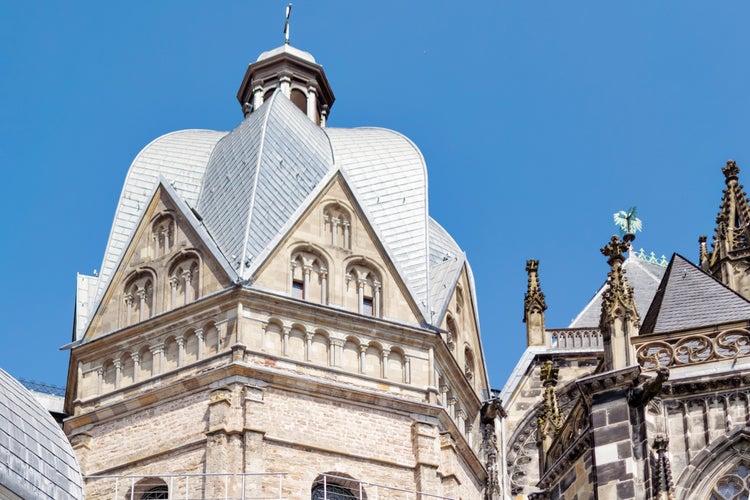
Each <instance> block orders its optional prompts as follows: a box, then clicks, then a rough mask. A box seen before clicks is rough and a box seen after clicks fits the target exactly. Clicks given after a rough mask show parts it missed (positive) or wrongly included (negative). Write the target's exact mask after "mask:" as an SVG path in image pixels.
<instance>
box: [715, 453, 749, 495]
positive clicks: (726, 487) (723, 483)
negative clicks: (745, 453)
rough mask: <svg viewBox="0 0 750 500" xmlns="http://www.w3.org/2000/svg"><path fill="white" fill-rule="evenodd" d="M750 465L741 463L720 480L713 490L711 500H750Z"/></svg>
mask: <svg viewBox="0 0 750 500" xmlns="http://www.w3.org/2000/svg"><path fill="white" fill-rule="evenodd" d="M748 476H750V465H749V464H747V463H745V462H740V463H739V464H737V465H736V466H735V467H734V468H732V469H730V470H729V471H727V472H726V473H725V474H724V475H723V476H721V477H720V478H719V480H718V481H716V483H714V486H713V488H712V490H711V496H710V497H709V498H710V500H748V498H750V485H749V484H748V481H749V480H750V477H748Z"/></svg>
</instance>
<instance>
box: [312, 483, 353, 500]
mask: <svg viewBox="0 0 750 500" xmlns="http://www.w3.org/2000/svg"><path fill="white" fill-rule="evenodd" d="M311 500H358V498H357V497H356V496H355V495H354V493H352V491H351V490H349V489H347V488H343V487H341V486H337V485H335V484H326V485H323V484H317V485H315V486H314V487H313V490H312V497H311Z"/></svg>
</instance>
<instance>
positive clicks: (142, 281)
mask: <svg viewBox="0 0 750 500" xmlns="http://www.w3.org/2000/svg"><path fill="white" fill-rule="evenodd" d="M190 276H193V277H195V279H192V278H191V277H190ZM234 276H235V273H234V271H233V270H232V269H231V268H230V267H229V265H228V263H227V262H226V260H225V259H224V258H223V256H222V255H221V252H220V251H219V250H218V248H217V247H216V245H215V244H214V243H213V241H212V240H211V238H210V237H209V236H208V235H207V234H206V232H205V230H204V229H203V228H202V227H201V226H200V223H199V221H198V220H197V219H196V218H195V215H194V214H193V213H192V212H191V211H190V210H189V207H187V206H186V205H185V203H184V202H182V201H181V200H180V199H179V195H178V193H177V192H176V190H175V189H174V188H173V187H172V186H171V185H169V184H165V183H164V182H163V180H162V182H160V183H159V184H158V185H157V188H156V190H155V191H154V192H153V194H152V196H151V198H150V201H149V203H148V204H147V205H146V207H145V208H144V210H143V212H142V213H141V217H140V219H139V221H138V223H137V224H135V228H134V231H133V233H132V236H131V238H130V240H129V241H128V242H127V244H126V245H125V246H124V247H123V253H122V257H121V259H120V261H119V262H118V265H117V267H116V268H115V271H114V272H113V273H112V274H111V276H110V277H109V279H108V280H107V281H106V282H102V279H103V277H99V279H98V283H99V286H100V287H103V290H104V291H103V293H102V296H101V299H100V300H99V301H98V302H95V303H94V304H93V307H91V309H90V314H91V315H92V316H91V318H90V321H88V322H87V321H86V319H85V318H80V319H79V320H78V321H80V323H81V324H80V327H78V324H77V325H76V332H75V333H76V336H77V338H78V339H80V338H82V337H84V336H85V337H88V338H93V337H97V336H100V335H102V334H105V333H108V332H111V331H114V330H117V329H120V328H123V327H125V326H129V325H131V324H135V323H136V322H140V321H143V320H146V319H148V318H150V317H153V316H155V315H157V314H160V313H163V312H166V311H169V310H172V309H175V308H176V307H179V306H181V305H184V304H186V303H188V302H192V301H194V300H197V299H198V298H200V297H202V296H204V295H206V294H208V293H211V292H214V291H216V290H219V289H222V288H225V287H226V286H229V285H230V284H231V283H232V281H233V279H234ZM198 277H200V278H198ZM79 280H80V282H79V289H78V293H79V294H82V295H81V296H79V297H77V307H78V306H79V303H80V306H81V307H83V305H84V304H87V303H88V300H89V299H90V294H86V291H87V289H88V288H90V285H89V286H88V287H87V286H86V284H87V282H89V281H93V280H91V279H90V278H87V277H79ZM175 280H177V281H175ZM173 281H175V282H174V283H173ZM173 286H174V288H175V293H170V287H173ZM136 290H137V291H136ZM140 293H142V294H143V295H144V298H143V299H142V300H141V299H140V298H139V297H138V295H139V294H140ZM129 295H130V296H129ZM125 304H127V305H125ZM87 323H88V324H87Z"/></svg>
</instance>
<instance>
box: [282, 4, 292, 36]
mask: <svg viewBox="0 0 750 500" xmlns="http://www.w3.org/2000/svg"><path fill="white" fill-rule="evenodd" d="M291 13H292V4H289V5H287V6H286V22H284V43H285V44H286V45H289V14H291Z"/></svg>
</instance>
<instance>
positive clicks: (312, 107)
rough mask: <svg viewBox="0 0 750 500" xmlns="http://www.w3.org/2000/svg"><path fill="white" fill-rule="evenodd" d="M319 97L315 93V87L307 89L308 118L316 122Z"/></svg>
mask: <svg viewBox="0 0 750 500" xmlns="http://www.w3.org/2000/svg"><path fill="white" fill-rule="evenodd" d="M317 97H318V94H317V92H316V91H315V87H313V86H312V85H310V86H309V87H307V117H308V118H309V119H311V120H312V121H314V122H317V119H316V116H315V112H316V111H317V107H318V100H317Z"/></svg>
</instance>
